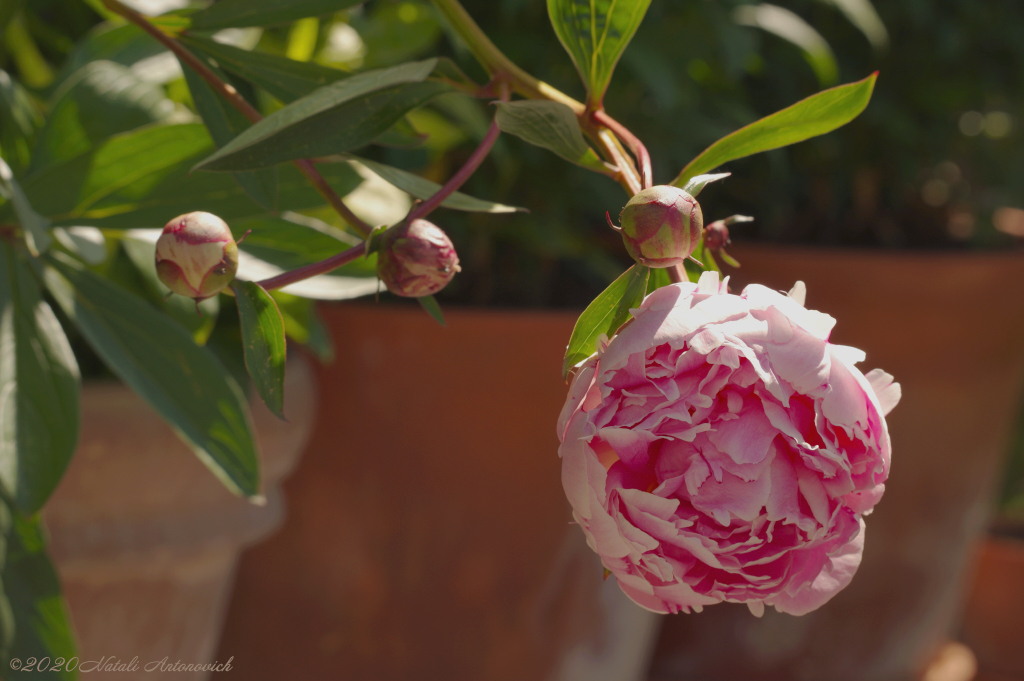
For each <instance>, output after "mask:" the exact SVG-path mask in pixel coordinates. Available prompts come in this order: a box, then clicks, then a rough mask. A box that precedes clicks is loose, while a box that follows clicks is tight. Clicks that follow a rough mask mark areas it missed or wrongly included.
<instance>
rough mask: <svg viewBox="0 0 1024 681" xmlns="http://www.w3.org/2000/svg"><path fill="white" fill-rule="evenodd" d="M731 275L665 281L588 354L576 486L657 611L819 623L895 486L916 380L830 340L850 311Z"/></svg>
mask: <svg viewBox="0 0 1024 681" xmlns="http://www.w3.org/2000/svg"><path fill="white" fill-rule="evenodd" d="M727 286H728V279H726V281H724V282H721V283H720V282H719V279H718V274H717V273H716V272H705V273H704V274H703V275H702V276H701V278H700V281H699V283H696V284H694V283H679V284H673V285H670V286H666V287H663V288H660V289H658V290H656V291H654V292H653V293H652V294H650V295H649V296H647V298H646V299H645V300H644V301H643V303H642V304H641V305H640V308H639V309H637V310H633V316H634V319H632V320H631V321H629V322H628V323H627V324H625V325H624V326H623V327H622V328H621V329H620V330H619V331H618V333H617V334H616V335H615V336H614V337H613V338H612V339H611V341H610V342H607V343H603V344H602V347H600V348H599V351H598V353H597V354H596V355H594V356H592V357H591V358H590V359H588V360H586V361H585V362H583V363H581V365H580V366H579V367H578V368H577V371H576V374H575V377H574V379H573V381H572V385H571V389H570V393H569V397H568V400H567V402H566V404H565V406H564V408H563V411H562V414H561V417H560V419H559V423H558V436H559V439H560V440H561V446H560V448H559V455H560V456H561V459H562V484H563V486H564V488H565V492H566V495H567V496H568V498H569V501H570V503H571V504H572V507H573V515H574V517H575V519H576V521H577V522H578V523H579V525H580V527H582V529H583V532H584V533H585V535H586V538H587V542H588V543H589V545H590V546H591V548H592V549H593V550H594V551H596V552H597V553H598V554H599V555H600V557H601V560H602V562H603V563H604V566H605V568H606V569H607V570H609V571H610V572H611V573H612V574H613V575H615V577H616V578H617V579H618V583H619V586H620V587H621V588H622V590H623V591H624V592H625V593H626V594H627V595H628V596H629V597H630V598H631V599H633V600H634V601H635V602H636V603H638V604H639V605H641V606H643V607H645V608H648V609H650V610H653V611H656V612H662V613H664V612H678V611H684V612H690V611H691V610H696V611H700V610H701V609H702V608H703V606H705V605H711V604H714V603H719V602H722V601H729V602H737V603H746V604H747V605H748V606H749V607H750V610H751V611H752V612H753V613H754V614H755V615H758V616H760V615H761V614H762V613H763V611H764V607H765V606H766V605H767V606H774V607H775V608H776V610H778V611H780V612H785V613H790V614H793V615H802V614H804V613H807V612H810V611H811V610H814V609H816V608H818V607H820V606H821V605H822V604H824V603H825V602H826V601H828V600H829V599H830V598H832V596H834V595H835V594H836V593H837V592H838V591H840V590H841V589H843V588H844V587H845V586H846V585H847V584H849V582H850V580H851V579H852V577H853V575H854V573H855V572H856V570H857V567H858V565H859V564H860V560H861V554H862V551H863V548H864V530H865V524H864V516H866V515H867V514H869V513H870V512H871V510H872V508H873V507H874V506H875V504H876V503H877V502H878V500H879V499H880V498H881V496H882V493H883V491H884V489H885V484H884V483H885V480H886V477H887V476H888V474H889V460H890V443H889V435H888V431H887V428H886V423H885V415H886V414H887V413H888V412H889V411H890V410H891V409H892V408H893V407H894V406H895V405H896V403H897V401H898V400H899V397H900V388H899V384H897V383H894V382H893V378H892V376H890V375H888V374H886V373H885V372H883V371H880V370H877V369H876V370H874V371H871V372H869V373H868V374H867V375H864V374H862V373H861V372H860V371H859V370H858V369H857V368H856V367H855V366H854V364H856V363H857V362H860V361H862V360H863V359H864V353H862V352H861V351H859V350H857V349H855V348H851V347H845V346H840V345H834V344H831V343H829V342H828V337H829V333H830V331H831V329H832V327H833V325H834V324H835V320H834V319H833V318H832V317H830V316H828V315H826V314H823V313H821V312H817V311H814V310H808V309H805V308H804V306H803V302H804V291H805V289H804V286H803V284H802V283H801V282H798V283H797V284H796V286H795V287H794V289H793V290H792V291H790V293H789V294H788V295H783V294H781V293H777V292H775V291H772V290H769V289H767V288H765V287H763V286H759V285H751V286H748V287H746V288H745V289H744V290H743V292H742V293H741V294H740V295H733V294H730V293H728V289H727Z"/></svg>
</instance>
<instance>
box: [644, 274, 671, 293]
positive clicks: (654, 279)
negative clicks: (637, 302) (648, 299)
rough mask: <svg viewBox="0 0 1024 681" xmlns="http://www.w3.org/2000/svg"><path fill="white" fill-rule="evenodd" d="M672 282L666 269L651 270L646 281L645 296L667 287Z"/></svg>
mask: <svg viewBox="0 0 1024 681" xmlns="http://www.w3.org/2000/svg"><path fill="white" fill-rule="evenodd" d="M671 283H672V280H671V279H670V278H669V276H668V269H667V268H665V267H656V268H653V269H652V270H651V276H650V277H649V278H648V280H647V295H650V294H652V293H654V292H655V291H657V290H658V289H659V288H661V287H662V286H668V285H669V284H671Z"/></svg>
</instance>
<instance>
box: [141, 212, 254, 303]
mask: <svg viewBox="0 0 1024 681" xmlns="http://www.w3.org/2000/svg"><path fill="white" fill-rule="evenodd" d="M237 270H238V246H236V245H235V240H234V239H233V238H232V236H231V230H230V229H228V226H227V224H226V223H225V222H224V221H223V220H221V219H220V218H219V217H217V216H216V215H213V214H211V213H203V212H195V213H186V214H185V215H179V216H178V217H176V218H174V219H173V220H171V221H170V222H168V223H167V225H166V226H165V227H164V231H163V234H161V235H160V238H159V239H157V242H156V273H157V276H159V277H160V281H162V282H163V283H164V285H165V286H166V287H167V288H169V289H171V290H172V291H174V292H175V293H177V294H178V295H182V296H185V297H187V298H195V299H196V300H203V299H204V298H209V297H210V296H212V295H215V294H217V293H219V292H220V291H221V290H222V289H223V288H224V287H226V286H227V285H228V284H230V283H231V281H232V280H233V279H234V278H235V272H236V271H237Z"/></svg>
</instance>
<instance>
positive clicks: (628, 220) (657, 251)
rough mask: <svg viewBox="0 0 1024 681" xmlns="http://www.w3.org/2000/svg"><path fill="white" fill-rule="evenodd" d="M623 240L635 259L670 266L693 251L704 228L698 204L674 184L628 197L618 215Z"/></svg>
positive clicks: (646, 263) (645, 263)
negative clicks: (673, 185)
mask: <svg viewBox="0 0 1024 681" xmlns="http://www.w3.org/2000/svg"><path fill="white" fill-rule="evenodd" d="M619 220H620V222H621V223H622V226H621V227H620V230H621V232H622V241H623V243H625V245H626V250H627V251H628V252H629V255H630V256H632V258H633V259H634V260H636V261H637V262H638V263H640V264H642V265H647V266H648V267H672V266H673V265H679V264H681V263H682V262H683V261H684V260H686V258H687V257H688V256H689V255H690V254H691V253H693V251H694V249H695V248H696V247H697V244H698V243H699V241H700V237H701V232H702V231H703V229H704V216H703V214H702V213H701V209H700V204H698V203H697V200H696V199H695V198H693V197H692V196H690V194H688V193H687V192H685V191H683V190H682V189H679V188H677V187H671V186H666V185H660V186H657V187H651V188H650V189H645V190H643V191H642V192H640V193H638V194H637V195H636V196H634V197H633V198H631V199H630V200H629V202H628V203H627V204H626V206H625V207H624V208H623V209H622V213H621V214H620V215H619Z"/></svg>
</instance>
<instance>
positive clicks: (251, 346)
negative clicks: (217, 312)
mask: <svg viewBox="0 0 1024 681" xmlns="http://www.w3.org/2000/svg"><path fill="white" fill-rule="evenodd" d="M231 290H233V291H234V292H235V302H236V304H237V305H238V318H239V321H240V322H241V325H242V349H243V350H244V355H245V368H246V369H247V370H248V371H249V376H251V377H252V382H253V385H255V386H256V391H257V392H258V393H259V394H260V397H261V398H263V402H264V404H266V405H267V408H268V409H270V411H272V412H273V413H274V415H276V416H277V417H278V418H280V419H282V420H284V362H285V355H286V354H287V346H286V343H285V339H284V318H283V317H282V316H281V311H280V310H279V309H277V303H276V302H274V299H273V298H271V297H270V294H269V293H267V292H266V291H264V290H263V287H261V286H260V285H259V284H256V283H253V282H251V281H235V282H233V283H232V284H231Z"/></svg>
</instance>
